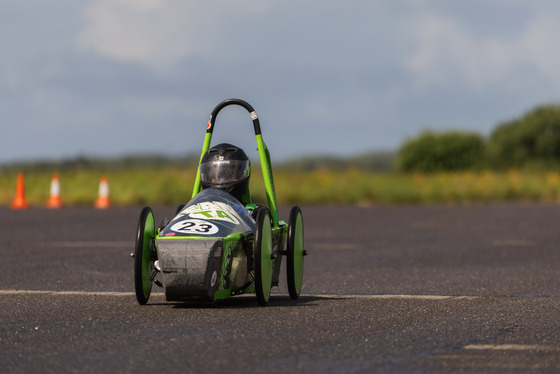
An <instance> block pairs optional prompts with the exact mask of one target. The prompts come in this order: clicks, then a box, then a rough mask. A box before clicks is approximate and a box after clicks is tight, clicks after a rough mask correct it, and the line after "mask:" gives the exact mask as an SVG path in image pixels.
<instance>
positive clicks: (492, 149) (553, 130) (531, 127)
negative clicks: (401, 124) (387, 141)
mask: <svg viewBox="0 0 560 374" xmlns="http://www.w3.org/2000/svg"><path fill="white" fill-rule="evenodd" d="M483 168H488V169H495V170H505V169H513V168H515V169H521V168H539V169H543V168H545V169H551V168H560V105H543V106H539V107H537V108H535V109H533V110H531V111H529V112H527V113H525V114H524V115H522V116H521V117H519V118H516V119H513V120H510V121H506V122H503V123H500V124H498V126H496V128H495V129H494V130H493V131H492V133H491V135H490V136H489V137H488V138H485V137H484V136H482V135H480V134H478V133H476V132H461V131H445V132H434V131H425V132H423V133H421V134H420V135H418V136H416V137H414V138H411V139H408V140H407V141H405V142H404V143H403V145H402V146H401V147H400V149H399V151H398V153H397V157H396V169H397V170H398V171H401V172H412V171H417V172H437V171H461V170H468V169H483Z"/></svg>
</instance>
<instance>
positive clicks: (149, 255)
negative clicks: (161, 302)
mask: <svg viewBox="0 0 560 374" xmlns="http://www.w3.org/2000/svg"><path fill="white" fill-rule="evenodd" d="M154 237H155V226H154V214H153V212H152V209H150V208H149V207H145V208H144V209H142V212H141V213H140V219H139V221H138V229H137V230H136V247H135V250H134V288H135V290H136V299H137V300H138V303H139V304H140V305H144V304H146V303H147V302H148V299H149V298H150V294H151V293H152V282H153V275H154V272H155V270H154V261H155V258H156V251H155V243H154Z"/></svg>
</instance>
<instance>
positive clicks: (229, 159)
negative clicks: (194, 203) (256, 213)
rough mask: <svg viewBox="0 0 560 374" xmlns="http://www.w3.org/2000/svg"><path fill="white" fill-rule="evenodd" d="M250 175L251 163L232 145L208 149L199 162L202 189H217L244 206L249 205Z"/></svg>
mask: <svg viewBox="0 0 560 374" xmlns="http://www.w3.org/2000/svg"><path fill="white" fill-rule="evenodd" d="M250 175H251V161H249V158H248V157H247V154H245V152H244V151H243V150H242V149H241V148H239V147H236V146H234V145H232V144H228V143H222V144H218V145H216V146H214V147H212V148H210V149H209V150H208V151H207V152H206V153H205V154H204V156H202V160H201V161H200V182H201V185H202V188H218V189H220V190H223V191H225V192H228V193H230V194H231V195H233V196H234V197H235V198H236V199H237V200H239V201H240V202H242V203H243V204H245V205H246V204H250V203H251V195H250V193H249V177H250Z"/></svg>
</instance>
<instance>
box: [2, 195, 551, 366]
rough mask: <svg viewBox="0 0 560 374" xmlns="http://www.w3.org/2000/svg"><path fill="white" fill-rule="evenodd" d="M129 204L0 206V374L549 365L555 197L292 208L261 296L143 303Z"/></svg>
mask: <svg viewBox="0 0 560 374" xmlns="http://www.w3.org/2000/svg"><path fill="white" fill-rule="evenodd" d="M173 211H174V208H173V207H167V208H166V207H160V208H157V209H154V213H155V216H156V220H159V219H160V218H162V217H163V216H165V215H167V216H168V217H170V216H172V215H173ZM139 212H140V208H139V207H138V208H112V209H109V210H105V211H99V210H94V209H88V208H66V209H61V210H47V209H40V208H35V209H30V210H27V211H11V210H9V209H7V208H0V235H1V238H2V239H1V240H0V254H1V259H0V261H1V262H0V322H1V323H0V371H1V372H2V373H29V372H37V373H38V372H47V373H55V372H56V373H65V372H83V373H89V372H92V373H93V372H95V373H99V372H102V373H103V372H111V373H114V372H119V373H148V372H154V371H157V372H160V373H162V372H182V373H189V372H193V373H204V372H208V373H223V372H227V373H286V372H293V373H295V372H297V373H307V372H317V373H370V372H374V373H375V372H379V373H386V372H391V373H425V372H433V373H439V372H442V373H443V372H445V373H452V372H467V373H469V372H473V373H474V372H476V373H511V372H536V373H553V372H560V276H559V270H560V269H559V268H560V248H559V247H560V230H559V227H560V225H559V223H560V205H552V204H551V205H541V204H512V205H474V206H410V207H409V206H398V207H385V206H373V207H367V208H366V207H362V208H357V207H353V208H352V207H303V213H304V219H305V241H306V242H305V243H306V249H307V250H308V252H309V256H308V257H306V263H305V274H304V284H303V294H302V296H301V297H300V299H299V300H297V301H295V302H294V301H291V300H290V299H289V297H288V296H287V295H286V286H285V281H284V282H282V283H281V285H280V287H278V288H275V289H274V292H275V294H274V295H273V296H272V298H271V301H270V303H269V305H268V306H267V307H259V306H258V304H257V302H256V298H255V297H252V296H251V297H250V296H244V297H234V298H232V299H229V300H227V301H224V302H221V303H218V304H194V303H187V304H181V303H168V302H166V301H165V299H164V297H163V294H162V293H160V292H158V293H156V294H155V295H154V294H153V295H152V298H151V299H150V304H149V305H147V306H140V305H138V304H137V303H136V300H135V296H134V294H133V291H134V285H133V271H132V264H133V262H132V259H131V258H130V252H131V251H132V250H133V249H132V247H133V241H134V236H135V230H136V224H137V220H138V214H139ZM286 214H287V212H286V210H283V211H282V214H281V218H283V217H286ZM283 274H285V272H283Z"/></svg>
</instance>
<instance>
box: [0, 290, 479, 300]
mask: <svg viewBox="0 0 560 374" xmlns="http://www.w3.org/2000/svg"><path fill="white" fill-rule="evenodd" d="M158 294H161V295H163V292H154V293H152V295H158ZM0 295H61V296H64V295H69V296H72V295H78V296H83V295H98V296H134V292H117V291H42V290H0ZM275 295H276V296H286V295H284V294H272V296H273V297H274V296H275ZM301 296H302V297H305V296H308V297H317V298H328V299H412V300H449V299H463V300H465V299H467V300H470V299H476V298H478V296H448V295H343V294H302V295H301ZM239 297H241V296H236V298H239Z"/></svg>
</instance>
